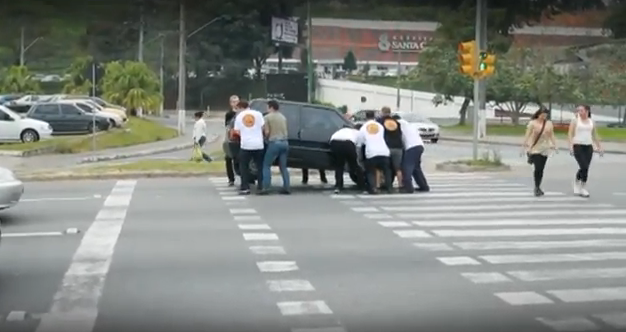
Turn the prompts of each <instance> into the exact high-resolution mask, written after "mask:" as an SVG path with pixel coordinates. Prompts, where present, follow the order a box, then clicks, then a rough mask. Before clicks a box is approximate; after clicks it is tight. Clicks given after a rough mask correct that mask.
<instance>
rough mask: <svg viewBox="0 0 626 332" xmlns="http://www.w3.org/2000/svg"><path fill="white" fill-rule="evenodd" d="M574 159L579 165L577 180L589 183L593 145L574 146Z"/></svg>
mask: <svg viewBox="0 0 626 332" xmlns="http://www.w3.org/2000/svg"><path fill="white" fill-rule="evenodd" d="M574 158H576V162H577V163H578V172H576V180H577V181H580V182H582V183H587V179H588V177H589V166H590V165H591V159H593V145H587V144H585V145H583V144H574Z"/></svg>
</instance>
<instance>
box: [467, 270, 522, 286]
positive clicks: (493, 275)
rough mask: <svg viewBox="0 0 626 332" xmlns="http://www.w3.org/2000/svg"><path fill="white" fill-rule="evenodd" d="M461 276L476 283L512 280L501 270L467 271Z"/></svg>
mask: <svg viewBox="0 0 626 332" xmlns="http://www.w3.org/2000/svg"><path fill="white" fill-rule="evenodd" d="M461 276H462V277H463V278H465V279H468V280H470V281H471V282H473V283H475V284H495V283H503V282H511V281H512V280H511V279H510V278H509V277H507V276H505V275H504V274H502V273H499V272H476V273H473V272H466V273H461Z"/></svg>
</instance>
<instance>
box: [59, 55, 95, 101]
mask: <svg viewBox="0 0 626 332" xmlns="http://www.w3.org/2000/svg"><path fill="white" fill-rule="evenodd" d="M91 62H92V58H91V57H80V58H76V59H75V60H74V62H72V64H71V65H70V67H69V68H68V69H67V71H66V74H67V75H69V77H70V78H69V80H68V82H67V83H66V84H65V86H64V87H63V93H66V94H72V95H74V94H77V95H84V94H89V91H90V90H91V87H92V86H93V84H92V82H91V77H90V76H91V75H86V72H87V71H88V68H89V66H90V64H91Z"/></svg>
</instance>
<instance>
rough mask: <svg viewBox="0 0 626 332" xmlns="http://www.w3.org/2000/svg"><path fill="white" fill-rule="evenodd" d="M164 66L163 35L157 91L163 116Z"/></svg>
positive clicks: (162, 38) (160, 111)
mask: <svg viewBox="0 0 626 332" xmlns="http://www.w3.org/2000/svg"><path fill="white" fill-rule="evenodd" d="M164 64H165V35H161V56H160V58H159V85H160V86H159V91H160V93H161V108H160V109H159V113H160V115H161V116H163V107H164V105H163V104H164V102H165V92H164V91H165V87H164V85H165V69H164V68H163V66H164Z"/></svg>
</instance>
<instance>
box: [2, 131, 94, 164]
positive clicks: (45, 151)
mask: <svg viewBox="0 0 626 332" xmlns="http://www.w3.org/2000/svg"><path fill="white" fill-rule="evenodd" d="M104 133H106V131H99V132H97V133H95V134H90V135H87V136H86V137H85V138H86V139H90V138H92V137H94V136H95V137H98V136H99V135H102V134H104ZM52 139H54V138H52ZM18 144H19V143H18ZM56 148H57V144H54V145H51V146H46V147H43V148H39V149H32V150H26V151H14V150H2V149H0V156H4V157H21V158H27V157H33V156H43V155H49V154H54V151H55V150H56ZM64 155H65V154H64Z"/></svg>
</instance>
